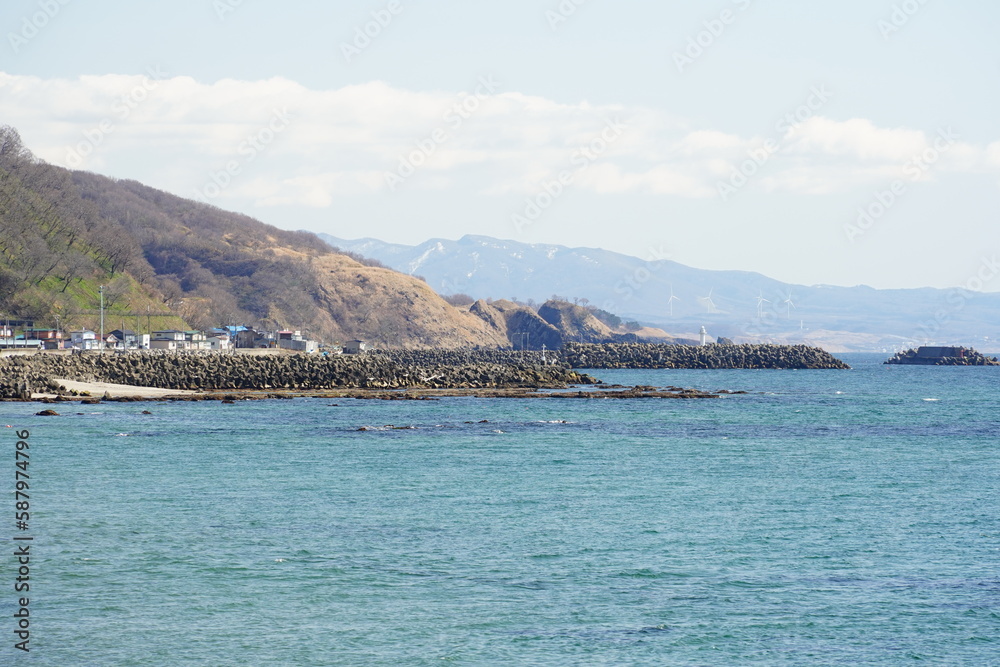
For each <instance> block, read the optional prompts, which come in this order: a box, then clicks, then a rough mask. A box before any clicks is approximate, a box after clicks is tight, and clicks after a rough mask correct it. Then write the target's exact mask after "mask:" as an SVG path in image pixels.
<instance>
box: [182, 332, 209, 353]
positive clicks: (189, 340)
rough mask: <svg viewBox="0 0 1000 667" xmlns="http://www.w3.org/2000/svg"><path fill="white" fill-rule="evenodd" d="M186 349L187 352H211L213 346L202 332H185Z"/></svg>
mask: <svg viewBox="0 0 1000 667" xmlns="http://www.w3.org/2000/svg"><path fill="white" fill-rule="evenodd" d="M184 349H186V350H211V349H212V345H211V344H210V343H209V342H208V336H206V335H205V333H204V332H202V331H185V332H184Z"/></svg>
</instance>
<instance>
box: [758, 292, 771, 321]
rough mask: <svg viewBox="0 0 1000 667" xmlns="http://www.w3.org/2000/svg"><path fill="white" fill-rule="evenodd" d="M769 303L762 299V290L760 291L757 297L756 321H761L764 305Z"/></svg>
mask: <svg viewBox="0 0 1000 667" xmlns="http://www.w3.org/2000/svg"><path fill="white" fill-rule="evenodd" d="M765 303H771V302H770V301H768V300H767V299H765V298H764V290H761V291H760V292H759V293H758V295H757V319H758V320H760V319H763V317H764V304H765Z"/></svg>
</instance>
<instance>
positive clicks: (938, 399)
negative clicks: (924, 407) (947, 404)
mask: <svg viewBox="0 0 1000 667" xmlns="http://www.w3.org/2000/svg"><path fill="white" fill-rule="evenodd" d="M922 400H924V401H927V402H928V403H933V402H935V401H940V400H941V399H940V398H924V399H922Z"/></svg>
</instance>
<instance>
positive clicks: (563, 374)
mask: <svg viewBox="0 0 1000 667" xmlns="http://www.w3.org/2000/svg"><path fill="white" fill-rule="evenodd" d="M470 354H471V353H470ZM485 356H486V357H487V358H486V359H485V360H482V359H476V358H474V357H473V356H469V355H468V354H462V353H444V354H437V355H435V354H429V353H420V352H398V353H396V352H393V353H388V354H370V355H357V356H340V355H331V356H322V355H305V354H274V355H246V354H213V353H188V354H177V353H172V352H157V351H152V352H151V351H142V352H133V353H128V354H114V353H103V354H102V353H93V354H78V355H65V354H47V353H39V354H34V355H14V356H5V357H2V358H0V398H2V399H20V400H27V399H30V397H31V395H32V394H35V393H58V392H60V391H61V386H60V384H59V382H58V381H57V378H64V379H67V380H76V381H82V382H110V383H116V384H124V385H136V386H144V387H158V388H162V389H176V390H182V391H191V392H194V391H228V390H235V391H268V390H271V391H282V390H300V391H321V390H329V389H338V388H345V389H346V388H350V389H405V388H429V389H435V388H439V389H440V388H468V389H497V388H530V389H539V388H564V387H567V386H569V385H588V384H596V383H598V381H597V380H595V379H594V378H592V377H590V376H588V375H584V374H581V373H577V372H576V371H574V370H572V369H570V368H568V367H566V366H565V365H562V364H555V365H553V364H545V365H543V364H541V363H537V362H535V361H534V360H533V359H532V358H527V357H525V358H518V357H516V356H513V355H508V356H507V357H505V358H500V357H496V358H493V357H494V355H485Z"/></svg>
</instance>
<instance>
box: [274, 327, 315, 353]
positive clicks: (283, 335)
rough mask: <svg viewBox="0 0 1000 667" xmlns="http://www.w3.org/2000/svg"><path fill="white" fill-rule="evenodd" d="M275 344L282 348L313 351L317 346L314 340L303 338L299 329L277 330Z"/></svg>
mask: <svg viewBox="0 0 1000 667" xmlns="http://www.w3.org/2000/svg"><path fill="white" fill-rule="evenodd" d="M277 344H278V347H279V348H281V349H283V350H294V351H296V352H315V351H316V349H317V348H318V347H319V344H318V343H317V342H316V341H314V340H307V339H306V338H304V337H303V336H302V332H301V331H279V332H278V340H277Z"/></svg>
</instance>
